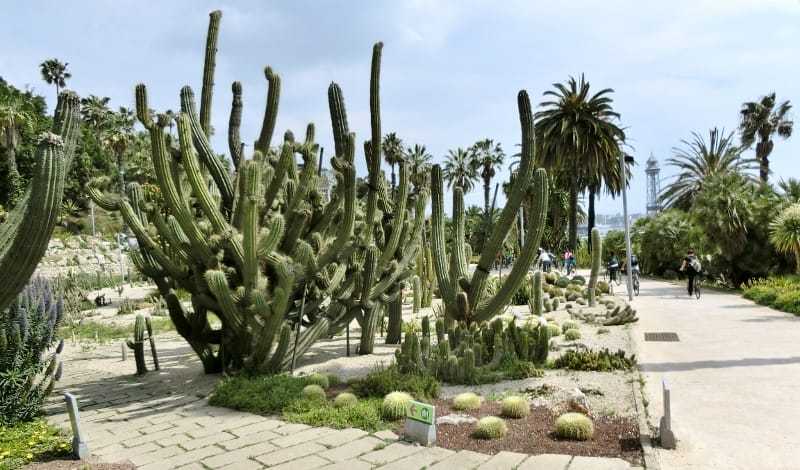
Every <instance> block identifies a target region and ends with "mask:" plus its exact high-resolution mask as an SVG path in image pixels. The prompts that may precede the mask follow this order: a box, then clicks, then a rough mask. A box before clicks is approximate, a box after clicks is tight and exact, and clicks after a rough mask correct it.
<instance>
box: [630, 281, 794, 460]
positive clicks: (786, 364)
mask: <svg viewBox="0 0 800 470" xmlns="http://www.w3.org/2000/svg"><path fill="white" fill-rule="evenodd" d="M634 304H635V307H636V308H637V310H638V315H639V318H640V321H639V323H638V324H637V325H636V326H635V328H634V330H633V333H632V334H633V335H634V339H635V343H636V345H637V348H638V356H639V362H640V366H641V368H642V370H643V371H644V374H645V377H646V380H647V385H646V392H647V393H646V395H647V397H648V398H649V402H650V404H649V406H648V409H649V412H650V422H651V424H657V420H658V419H659V418H660V416H661V415H662V409H663V408H662V407H663V405H662V400H661V380H662V379H666V380H668V383H669V384H670V386H671V388H672V396H671V401H672V415H673V430H674V432H675V435H676V437H677V438H678V439H679V442H678V449H677V450H674V451H664V450H662V451H660V452H659V456H660V459H661V463H662V468H663V469H665V470H666V469H704V470H705V469H725V470H738V469H742V470H744V469H747V470H754V469H770V470H789V469H792V470H797V469H800V438H798V434H797V432H796V429H797V428H796V426H795V425H796V424H797V423H800V404H798V401H797V397H798V393H800V317H795V316H793V315H790V314H786V313H781V312H778V311H775V310H772V309H769V308H766V307H761V306H758V305H755V304H753V303H752V302H750V301H748V300H746V299H743V298H742V297H740V296H738V295H735V294H730V293H722V292H718V291H712V290H710V289H705V290H704V291H703V296H702V298H701V299H700V300H697V299H695V298H694V297H691V298H690V297H688V296H687V295H686V291H685V289H684V287H679V286H677V285H675V284H670V283H666V282H659V281H650V280H643V281H642V284H641V296H640V297H638V298H637V299H636V300H635V302H634ZM659 331H662V332H668V331H672V332H676V333H677V334H678V336H679V337H680V342H677V343H669V342H663V343H659V342H645V341H644V332H659Z"/></svg>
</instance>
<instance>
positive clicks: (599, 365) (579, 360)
mask: <svg viewBox="0 0 800 470" xmlns="http://www.w3.org/2000/svg"><path fill="white" fill-rule="evenodd" d="M635 365H636V356H635V355H634V356H626V355H625V351H623V350H621V349H620V350H618V351H617V352H615V353H612V352H609V350H608V349H602V350H600V351H594V350H587V349H582V350H580V351H574V350H568V351H565V352H564V354H562V355H561V356H559V357H558V358H557V359H556V360H555V361H554V362H553V367H555V368H556V369H570V370H587V371H599V372H607V371H612V370H629V369H631V368H632V367H633V366H635Z"/></svg>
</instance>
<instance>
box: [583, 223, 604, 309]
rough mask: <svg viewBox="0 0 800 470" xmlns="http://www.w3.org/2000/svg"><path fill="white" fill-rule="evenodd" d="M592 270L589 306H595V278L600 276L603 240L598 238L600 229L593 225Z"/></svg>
mask: <svg viewBox="0 0 800 470" xmlns="http://www.w3.org/2000/svg"><path fill="white" fill-rule="evenodd" d="M591 240H592V272H591V274H590V275H589V285H588V286H587V288H588V290H589V306H590V307H594V306H595V296H596V290H597V279H598V277H600V258H601V257H602V253H603V241H602V239H601V238H600V230H599V229H598V228H597V227H595V228H594V229H592V235H591Z"/></svg>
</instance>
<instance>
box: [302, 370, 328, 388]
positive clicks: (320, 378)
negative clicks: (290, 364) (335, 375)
mask: <svg viewBox="0 0 800 470" xmlns="http://www.w3.org/2000/svg"><path fill="white" fill-rule="evenodd" d="M305 380H306V383H307V384H309V385H319V386H320V387H322V388H324V389H327V388H328V387H330V385H331V384H330V380H329V379H328V376H327V375H324V374H319V373H316V372H315V373H313V374H310V375H308V376H307V377H305Z"/></svg>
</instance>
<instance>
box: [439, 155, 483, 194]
mask: <svg viewBox="0 0 800 470" xmlns="http://www.w3.org/2000/svg"><path fill="white" fill-rule="evenodd" d="M472 159H473V157H472V153H470V152H468V151H466V150H464V149H463V148H461V147H459V148H457V149H456V150H450V151H449V152H448V154H447V156H446V157H445V161H444V166H443V169H442V173H443V175H444V179H445V180H446V181H447V187H448V188H449V187H451V186H454V185H455V186H459V187H460V188H461V189H463V190H464V193H468V192H470V191H471V190H472V187H473V186H474V185H475V180H477V179H478V173H477V171H476V170H475V165H474V164H473V163H472Z"/></svg>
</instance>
